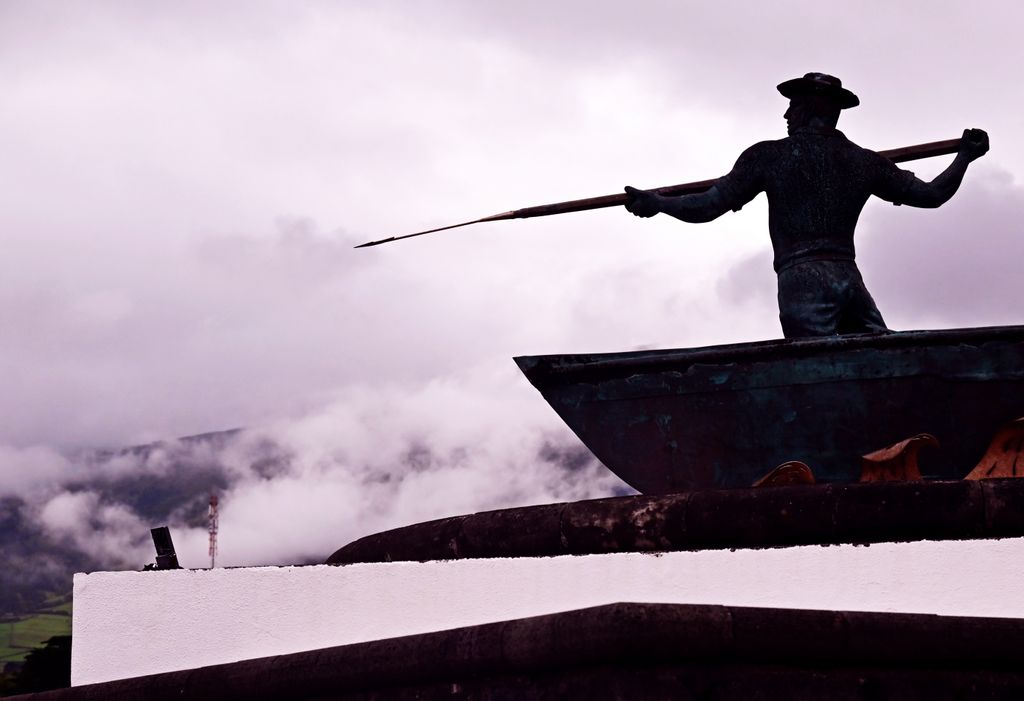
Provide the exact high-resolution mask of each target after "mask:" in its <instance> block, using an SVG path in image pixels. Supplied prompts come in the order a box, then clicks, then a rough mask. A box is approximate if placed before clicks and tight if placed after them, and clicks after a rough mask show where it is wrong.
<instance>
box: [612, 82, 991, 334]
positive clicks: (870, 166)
mask: <svg viewBox="0 0 1024 701" xmlns="http://www.w3.org/2000/svg"><path fill="white" fill-rule="evenodd" d="M778 89H779V92H780V93H782V95H783V96H784V97H787V98H789V109H787V110H786V113H785V115H784V116H785V118H786V123H787V125H788V132H789V136H788V137H787V138H785V139H779V140H778V141H762V142H761V143H758V144H754V145H753V146H751V147H750V148H748V149H747V150H746V151H744V152H743V153H742V154H741V155H740V157H739V160H737V161H736V165H735V166H734V167H733V169H732V171H731V172H730V173H729V174H728V175H725V176H723V177H721V178H719V179H718V180H717V181H716V182H715V184H714V186H713V187H711V189H709V190H708V191H706V192H703V193H700V194H696V195H683V196H680V197H665V196H662V195H659V194H657V193H654V192H646V191H644V190H637V189H636V188H632V187H627V188H626V193H627V194H628V195H629V202H628V203H627V204H626V208H627V209H628V210H629V211H630V212H632V213H633V214H635V215H636V216H638V217H652V216H654V215H655V214H658V213H659V212H664V213H665V214H669V215H671V216H673V217H675V218H677V219H681V220H683V221H685V222H692V223H700V222H707V221H711V220H712V219H715V218H717V217H719V216H721V215H722V214H724V213H725V212H728V211H729V210H732V211H738V210H739V209H740V208H741V207H743V205H745V204H746V203H747V202H750V200H752V199H753V198H754V197H755V196H756V195H757V194H758V193H760V192H765V193H767V196H768V231H769V233H770V234H771V239H772V247H773V249H774V251H775V271H776V273H778V278H779V319H780V320H781V322H782V331H783V333H784V334H785V336H786V338H794V337H801V336H831V335H835V334H847V333H870V332H885V331H888V329H887V328H886V326H885V322H884V321H883V320H882V315H881V314H880V313H879V311H878V308H877V307H876V306H875V302H874V300H872V299H871V295H870V294H869V293H868V291H867V288H866V287H865V286H864V281H863V279H862V278H861V275H860V271H859V270H858V269H857V265H856V263H855V262H854V252H855V251H854V245H853V232H854V228H855V227H856V225H857V218H858V217H859V216H860V212H861V209H863V207H864V204H865V202H867V200H868V198H869V197H870V196H871V195H875V196H876V197H881V198H882V199H884V200H887V201H889V202H892V203H893V204H897V205H900V204H906V205H910V206H912V207H938V206H940V205H941V204H943V203H944V202H946V200H948V199H949V198H950V197H952V196H953V194H954V193H955V192H956V191H957V188H959V187H960V182H961V181H962V180H963V177H964V173H965V172H966V171H967V166H968V165H969V164H970V163H971V161H973V160H975V159H977V158H980V157H981V156H983V155H984V154H985V153H986V152H987V151H988V146H989V144H988V134H986V133H985V132H984V131H982V130H980V129H966V130H965V131H964V136H963V139H962V140H961V142H960V150H959V152H958V153H957V155H956V158H955V159H954V160H953V162H952V163H951V164H950V166H949V167H948V168H946V169H945V170H944V171H943V172H942V173H941V174H940V175H939V176H938V177H936V178H935V179H934V180H932V181H931V182H924V181H922V180H920V179H918V178H917V177H915V176H914V174H913V173H911V172H910V171H907V170H901V169H900V168H898V167H897V166H896V165H895V164H894V163H892V162H891V161H889V160H888V159H887V158H885V157H883V156H880V155H878V154H877V153H875V152H874V151H870V150H868V149H864V148H861V147H860V146H857V145H856V144H854V143H853V142H852V141H850V140H849V139H847V138H846V136H844V135H843V133H842V132H841V131H839V130H838V129H836V124H837V123H838V121H839V114H840V112H841V111H842V110H844V109H848V108H850V107H856V106H857V105H858V104H860V100H859V99H858V98H857V96H856V95H854V94H853V93H852V92H850V91H849V90H847V89H846V88H844V87H843V85H842V81H840V80H839V79H838V78H835V77H833V76H830V75H825V74H823V73H808V74H807V75H805V76H804V77H802V78H795V79H793V80H787V81H786V82H784V83H782V84H781V85H779V86H778Z"/></svg>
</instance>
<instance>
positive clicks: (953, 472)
mask: <svg viewBox="0 0 1024 701" xmlns="http://www.w3.org/2000/svg"><path fill="white" fill-rule="evenodd" d="M515 360H516V363H517V364H518V365H519V367H520V369H521V370H522V371H523V372H524V373H525V374H526V376H527V377H528V378H529V380H530V382H531V383H533V385H534V386H535V387H536V388H537V389H538V390H540V392H541V394H542V395H543V396H544V398H545V399H546V400H547V401H548V402H549V403H550V404H551V406H552V408H554V410H555V411H556V412H557V413H558V414H559V416H561V417H562V419H563V420H564V421H565V422H566V423H567V424H568V425H569V427H570V428H571V429H572V430H573V431H574V432H575V433H576V435H577V436H579V437H580V439H581V440H582V441H583V442H584V443H585V444H586V445H587V447H588V448H590V450H591V451H592V452H593V453H594V455H595V456H597V458H598V459H599V460H600V461H601V462H602V463H604V464H605V465H606V466H607V467H608V468H609V469H610V470H612V471H613V472H615V473H616V474H617V475H618V476H619V477H621V478H622V479H623V480H625V481H626V482H627V483H629V484H630V485H631V486H632V487H634V488H636V489H637V490H639V491H641V492H643V493H645V494H665V493H671V492H676V491H682V490H689V489H702V488H711V487H718V488H733V487H748V486H749V485H750V484H752V483H753V482H754V481H755V480H757V479H758V478H759V477H761V476H762V475H764V474H766V473H767V472H768V471H770V470H771V469H773V468H774V467H775V466H777V465H779V464H781V463H783V462H786V461H789V460H801V461H803V462H805V463H807V464H808V465H809V466H810V467H811V469H812V470H813V472H814V475H815V477H816V478H817V479H818V481H820V482H854V481H857V480H858V478H859V477H860V474H861V456H863V455H867V454H869V453H871V452H872V451H876V450H879V449H880V448H882V447H885V446H888V445H892V444H894V443H896V442H897V441H901V440H904V439H906V437H907V436H913V435H916V434H919V433H930V434H932V435H933V436H935V437H937V438H938V440H939V441H941V445H942V448H941V450H931V451H925V452H923V453H922V454H921V457H920V469H921V473H922V475H923V476H924V477H925V478H945V479H960V478H962V477H964V475H966V474H967V473H968V472H969V471H970V470H971V468H972V467H974V466H975V465H976V464H977V463H978V460H979V459H980V458H981V456H982V455H983V454H984V453H985V450H986V447H987V446H988V444H989V441H990V440H991V439H992V436H993V435H994V434H995V432H996V431H997V430H998V429H999V427H1000V426H1002V425H1003V424H1005V423H1006V422H1008V421H1012V420H1013V419H1015V418H1017V417H1020V416H1024V326H1008V327H991V328H979V329H958V330H948V331H910V332H903V333H894V334H878V335H873V334H872V335H869V334H864V335H849V336H837V337H829V338H814V339H796V340H781V341H765V342H759V343H743V344H736V345H726V346H713V347H708V348H697V349H679V350H656V351H638V352H630V353H610V354H600V355H548V356H526V357H519V358H516V359H515Z"/></svg>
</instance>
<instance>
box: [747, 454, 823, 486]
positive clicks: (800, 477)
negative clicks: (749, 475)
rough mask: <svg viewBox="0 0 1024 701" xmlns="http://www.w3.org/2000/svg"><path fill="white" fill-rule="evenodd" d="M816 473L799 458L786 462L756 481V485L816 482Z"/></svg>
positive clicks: (789, 484)
mask: <svg viewBox="0 0 1024 701" xmlns="http://www.w3.org/2000/svg"><path fill="white" fill-rule="evenodd" d="M814 483H815V480H814V473H813V472H812V471H811V468H810V467H808V466H807V465H805V464H804V463H802V462H800V461H799V460H790V461H789V462H784V463H782V464H781V465H779V466H778V467H776V468H775V469H774V470H772V471H771V472H769V473H768V474H767V475H765V476H764V477H762V478H761V479H759V480H757V481H756V482H754V485H753V486H755V487H792V486H794V485H797V484H814Z"/></svg>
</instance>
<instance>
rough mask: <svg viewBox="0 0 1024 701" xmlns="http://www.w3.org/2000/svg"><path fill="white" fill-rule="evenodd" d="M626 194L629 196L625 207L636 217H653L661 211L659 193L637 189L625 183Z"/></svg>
mask: <svg viewBox="0 0 1024 701" xmlns="http://www.w3.org/2000/svg"><path fill="white" fill-rule="evenodd" d="M626 195H627V196H628V197H629V201H628V202H626V209H628V210H629V211H630V212H632V213H633V214H635V215H636V216H638V217H653V216H654V215H655V214H657V213H659V212H660V211H661V195H659V194H657V193H656V192H648V191H646V190H637V189H636V188H635V187H630V186H629V185H627V186H626Z"/></svg>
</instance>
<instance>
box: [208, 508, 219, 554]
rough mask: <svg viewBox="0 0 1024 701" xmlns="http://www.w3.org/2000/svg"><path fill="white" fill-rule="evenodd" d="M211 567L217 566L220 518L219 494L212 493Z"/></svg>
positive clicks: (210, 528) (210, 527)
mask: <svg viewBox="0 0 1024 701" xmlns="http://www.w3.org/2000/svg"><path fill="white" fill-rule="evenodd" d="M209 519H210V525H209V531H210V569H213V568H214V567H216V566H217V529H218V522H219V520H220V518H219V516H218V515H217V495H216V494H211V495H210V517H209Z"/></svg>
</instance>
